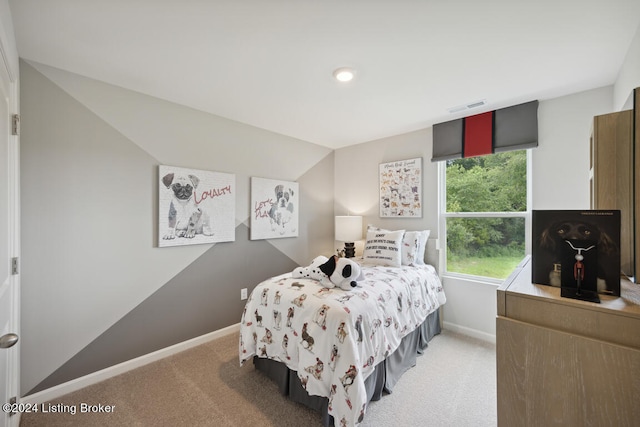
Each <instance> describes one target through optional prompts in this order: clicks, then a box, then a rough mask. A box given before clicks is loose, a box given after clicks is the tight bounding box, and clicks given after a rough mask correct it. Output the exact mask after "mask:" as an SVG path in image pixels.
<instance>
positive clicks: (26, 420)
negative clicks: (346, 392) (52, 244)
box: [20, 330, 497, 427]
mask: <svg viewBox="0 0 640 427" xmlns="http://www.w3.org/2000/svg"><path fill="white" fill-rule="evenodd" d="M237 343H238V334H237V333H234V334H231V335H228V336H224V337H221V338H218V339H216V340H214V341H211V342H208V343H206V344H202V345H200V346H198V347H194V348H192V349H189V350H186V351H184V352H181V353H179V354H176V355H174V356H171V357H168V358H165V359H162V360H160V361H157V362H153V363H151V364H149V365H146V366H143V367H140V368H137V369H135V370H132V371H129V372H127V373H124V374H121V375H118V376H116V377H113V378H110V379H108V380H106V381H103V382H100V383H98V384H94V385H92V386H89V387H86V388H84V389H81V390H78V391H76V392H73V393H70V394H68V395H65V396H62V397H60V398H58V399H55V400H54V401H51V402H47V403H44V404H42V405H38V407H39V409H41V410H40V411H39V412H38V413H30V414H23V415H22V418H21V421H20V426H21V427H38V426H46V427H58V426H60V427H62V426H68V427H75V426H83V427H84V426H142V427H146V426H216V427H217V426H229V427H231V426H233V427H237V426H248V427H249V426H251V427H255V426H261V427H262V426H279V427H280V426H283V427H286V426H292V427H293V426H295V427H299V426H318V427H319V426H321V422H320V415H319V414H318V413H316V412H314V411H312V410H309V409H307V408H305V407H304V406H302V405H300V404H297V403H294V402H291V401H289V400H288V399H286V398H285V397H283V396H282V395H280V393H279V392H278V390H277V388H276V386H275V384H274V383H273V382H272V381H271V380H269V379H268V378H267V377H266V376H264V375H263V374H262V373H260V372H258V371H256V370H255V369H254V368H253V366H252V365H251V364H246V365H245V366H243V367H240V366H239V362H238V353H237V351H238V350H237ZM495 365H496V359H495V345H492V344H488V343H485V342H483V341H479V340H476V339H473V338H469V337H467V336H465V335H460V334H457V333H453V332H450V331H447V330H444V331H443V332H442V333H441V334H440V335H437V336H436V337H434V338H433V340H432V342H431V344H430V345H429V347H428V348H427V349H426V351H425V354H424V355H422V356H420V357H418V361H417V364H416V366H415V367H414V368H412V369H410V370H409V371H407V372H406V373H405V374H404V376H403V377H402V378H401V379H400V381H399V382H398V384H397V385H396V386H395V388H394V391H393V393H392V394H389V395H386V396H384V397H383V398H382V399H381V400H379V401H377V402H372V403H371V404H370V405H369V407H368V410H367V413H366V416H365V419H364V421H363V422H362V424H360V426H362V427H384V426H434V427H439V426H458V427H461V426H474V427H482V426H495V425H496V424H497V415H496V366H495ZM99 405H102V407H100V406H99ZM107 407H113V408H112V411H113V412H82V410H85V411H86V410H96V411H100V410H101V409H102V410H103V411H104V410H108V409H107ZM43 409H44V410H46V411H48V412H44V411H43ZM73 412H74V413H73Z"/></svg>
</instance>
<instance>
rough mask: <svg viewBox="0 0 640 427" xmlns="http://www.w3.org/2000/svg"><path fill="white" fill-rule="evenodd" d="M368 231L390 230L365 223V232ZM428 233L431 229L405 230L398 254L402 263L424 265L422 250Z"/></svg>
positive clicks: (424, 247) (425, 245)
mask: <svg viewBox="0 0 640 427" xmlns="http://www.w3.org/2000/svg"><path fill="white" fill-rule="evenodd" d="M369 231H378V232H385V233H389V232H390V230H385V229H384V228H380V227H376V226H375V225H371V224H369V225H367V233H368V232H369ZM430 234H431V230H422V231H405V233H404V237H403V239H402V250H401V254H400V260H401V263H402V265H424V251H425V249H426V247H427V240H429V235H430Z"/></svg>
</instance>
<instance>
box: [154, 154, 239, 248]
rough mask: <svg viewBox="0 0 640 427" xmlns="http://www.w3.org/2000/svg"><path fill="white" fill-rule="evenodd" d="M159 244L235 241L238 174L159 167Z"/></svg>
mask: <svg viewBox="0 0 640 427" xmlns="http://www.w3.org/2000/svg"><path fill="white" fill-rule="evenodd" d="M158 175H159V181H160V182H159V187H158V193H159V195H158V246H159V247H165V246H181V245H193V244H202V243H216V242H229V241H234V240H235V190H236V189H235V175H231V174H226V173H220V172H211V171H202V170H195V169H186V168H179V167H175V166H164V165H161V166H160V167H159V173H158Z"/></svg>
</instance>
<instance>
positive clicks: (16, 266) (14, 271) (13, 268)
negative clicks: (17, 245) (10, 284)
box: [11, 257, 20, 275]
mask: <svg viewBox="0 0 640 427" xmlns="http://www.w3.org/2000/svg"><path fill="white" fill-rule="evenodd" d="M19 272H20V267H19V263H18V257H15V258H11V274H12V275H16V274H18V273H19Z"/></svg>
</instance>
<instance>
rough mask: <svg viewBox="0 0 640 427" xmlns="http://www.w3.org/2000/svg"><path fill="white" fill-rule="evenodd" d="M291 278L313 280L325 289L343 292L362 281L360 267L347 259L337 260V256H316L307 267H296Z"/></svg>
mask: <svg viewBox="0 0 640 427" xmlns="http://www.w3.org/2000/svg"><path fill="white" fill-rule="evenodd" d="M292 276H293V278H305V279H313V280H317V281H318V282H320V284H321V285H322V286H324V287H325V288H335V287H338V288H340V289H343V290H345V291H349V290H351V289H352V288H355V287H356V286H358V280H362V279H363V276H362V269H361V268H360V265H359V264H358V263H357V262H355V261H352V260H351V259H349V258H339V257H338V256H337V255H334V256H332V257H331V258H327V257H325V256H322V255H320V256H317V257H315V258H314V259H313V261H311V264H310V265H309V266H307V267H298V268H296V269H295V270H293V272H292Z"/></svg>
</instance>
